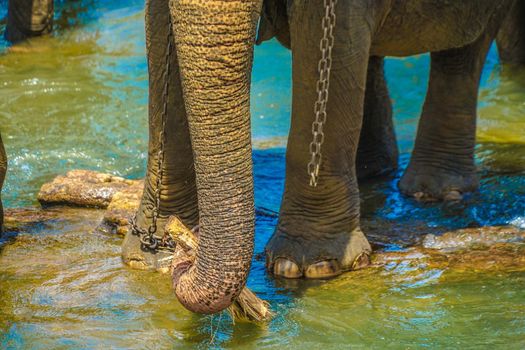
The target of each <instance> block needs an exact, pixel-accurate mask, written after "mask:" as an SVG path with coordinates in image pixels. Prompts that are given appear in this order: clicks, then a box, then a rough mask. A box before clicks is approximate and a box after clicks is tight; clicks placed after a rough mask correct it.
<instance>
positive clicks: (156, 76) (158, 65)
mask: <svg viewBox="0 0 525 350" xmlns="http://www.w3.org/2000/svg"><path fill="white" fill-rule="evenodd" d="M169 28H170V27H169V8H168V1H167V0H148V1H147V3H146V42H147V43H146V45H147V51H148V67H149V139H150V140H149V152H148V168H147V174H146V181H145V188H144V194H143V197H142V201H141V204H140V207H139V210H138V213H137V225H138V226H139V227H141V228H143V229H146V230H147V229H148V228H149V227H150V226H151V225H152V217H153V209H154V207H155V202H156V195H155V191H156V189H157V178H158V175H159V171H158V169H159V147H160V141H161V137H160V134H161V130H162V129H163V123H162V119H163V118H166V124H165V128H164V130H163V131H164V140H165V147H164V162H163V163H164V164H163V166H162V173H163V174H162V181H161V184H160V208H159V220H158V222H157V233H156V235H158V236H162V234H163V228H164V224H165V221H166V219H167V218H168V217H169V216H170V215H177V216H179V217H180V218H181V220H182V221H183V222H184V223H185V224H186V225H187V226H189V227H193V226H195V225H197V223H198V209H197V190H196V185H195V170H194V166H193V154H192V149H191V142H190V135H189V128H188V122H187V118H186V110H185V107H184V101H183V97H182V88H181V81H180V74H179V73H180V72H179V66H178V60H177V54H176V50H175V44H174V42H173V37H172V36H170V40H171V55H170V60H169V66H170V74H169V77H168V82H169V89H168V94H167V96H168V97H167V115H164V108H165V102H166V94H165V91H164V89H165V82H166V71H167V65H166V55H167V48H168V45H167V40H168V33H169ZM122 257H123V260H124V262H125V263H126V264H128V265H130V266H131V267H133V268H138V269H157V270H165V269H166V266H167V265H166V264H168V263H169V259H165V258H168V257H169V254H167V253H162V252H154V251H149V250H147V249H144V248H142V247H141V244H140V239H139V237H138V236H137V235H135V234H132V233H131V232H130V233H128V234H127V235H126V237H125V239H124V243H123V246H122Z"/></svg>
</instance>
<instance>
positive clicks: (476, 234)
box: [422, 226, 525, 251]
mask: <svg viewBox="0 0 525 350" xmlns="http://www.w3.org/2000/svg"><path fill="white" fill-rule="evenodd" d="M523 241H525V231H522V230H520V229H519V228H517V227H513V226H489V227H477V228H466V229H460V230H456V231H451V232H446V233H444V234H442V235H440V236H436V235H433V234H429V235H426V236H425V238H424V239H423V243H422V245H423V247H424V248H427V249H439V250H443V251H455V250H461V249H465V248H469V247H476V246H492V245H495V244H497V243H513V242H523Z"/></svg>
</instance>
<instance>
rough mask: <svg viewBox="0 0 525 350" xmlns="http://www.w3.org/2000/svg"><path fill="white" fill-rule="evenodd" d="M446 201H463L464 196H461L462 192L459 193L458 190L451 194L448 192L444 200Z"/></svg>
mask: <svg viewBox="0 0 525 350" xmlns="http://www.w3.org/2000/svg"><path fill="white" fill-rule="evenodd" d="M444 199H445V200H446V201H451V202H452V201H460V200H462V199H463V196H462V195H461V192H459V191H456V190H452V191H450V192H448V193H447V194H446V195H445V198H444Z"/></svg>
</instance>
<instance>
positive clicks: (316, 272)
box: [305, 260, 342, 278]
mask: <svg viewBox="0 0 525 350" xmlns="http://www.w3.org/2000/svg"><path fill="white" fill-rule="evenodd" d="M341 272H342V271H341V267H340V266H339V263H338V262H337V260H325V261H320V262H318V263H315V264H312V265H310V266H308V268H307V269H306V273H305V277H306V278H330V277H334V276H337V275H339V274H341Z"/></svg>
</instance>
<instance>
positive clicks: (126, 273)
mask: <svg viewBox="0 0 525 350" xmlns="http://www.w3.org/2000/svg"><path fill="white" fill-rule="evenodd" d="M6 3H7V1H6V0H0V16H3V15H5V9H6ZM142 6H143V2H142V1H135V0H126V1H118V2H115V1H109V0H98V1H96V0H91V1H89V0H85V1H84V0H82V1H73V0H69V1H63V2H62V1H59V2H58V5H57V7H58V11H57V12H58V13H59V14H58V20H59V24H60V26H59V29H58V30H57V33H56V35H55V37H53V38H42V39H36V40H32V41H31V42H30V43H28V44H25V45H23V46H20V47H17V48H16V50H11V51H10V52H6V49H5V43H2V42H0V47H2V49H1V50H3V51H4V53H3V54H1V55H0V84H1V86H2V88H1V90H0V91H1V92H0V130H1V132H2V136H3V138H4V142H5V143H6V149H7V152H8V154H9V158H10V163H9V166H10V171H9V174H8V177H7V184H6V187H5V189H4V192H3V198H4V199H5V200H6V204H7V206H9V207H20V206H28V205H33V204H36V203H35V195H36V192H37V191H38V188H39V186H40V185H41V184H42V183H43V182H45V181H47V180H49V179H51V178H52V177H53V176H55V175H56V174H59V173H63V172H65V171H66V170H69V169H75V168H89V169H96V170H100V171H105V172H111V173H114V174H119V175H123V176H128V177H134V178H138V177H141V176H143V174H144V168H145V162H146V147H147V125H146V111H147V105H146V103H147V75H146V62H145V58H144V37H143V20H142V17H143V14H142ZM2 25H3V24H0V27H1V26H2ZM2 29H3V28H0V30H2ZM289 58H290V54H289V53H288V52H287V51H286V50H284V49H282V48H280V47H279V46H278V45H277V44H276V43H275V42H271V43H266V44H264V45H263V46H261V47H259V48H257V50H256V62H255V63H256V64H255V67H254V75H253V81H254V84H253V85H254V86H253V99H252V101H253V108H252V112H253V134H254V140H255V144H256V146H257V147H258V148H259V149H258V150H257V151H256V152H255V155H254V159H255V176H256V177H255V179H256V200H257V203H256V204H257V208H258V218H257V233H256V236H257V238H256V252H257V253H261V252H262V251H263V248H264V245H265V243H266V241H267V240H268V238H269V237H270V235H271V232H272V229H273V227H274V225H275V223H276V215H275V212H277V211H278V206H279V201H280V195H281V191H282V186H283V169H284V164H283V161H284V158H283V157H284V154H283V149H282V145H283V142H284V138H285V135H286V134H287V130H288V127H289V118H288V115H289V111H290V107H289V102H290V64H289ZM427 70H428V57H427V56H421V57H415V58H410V59H402V60H389V61H388V63H387V71H388V79H389V85H390V87H391V89H392V91H391V94H392V97H393V100H394V103H395V113H396V129H397V132H398V139H399V143H400V148H401V151H402V156H401V163H402V165H403V166H406V163H407V161H408V157H409V153H408V152H409V151H410V149H411V148H412V145H413V140H414V135H415V128H416V124H417V117H418V113H419V111H420V108H421V103H422V100H423V98H424V92H425V86H426V83H427ZM524 115H525V70H510V69H508V68H505V69H503V70H502V68H501V67H500V66H499V64H498V62H497V56H496V53H495V52H494V50H493V51H492V52H491V54H490V56H489V60H488V62H487V65H486V67H485V71H484V76H483V86H482V90H481V93H480V120H479V125H478V140H479V144H478V147H477V156H478V165H479V172H480V176H481V177H482V180H481V185H482V186H481V189H480V191H479V192H478V193H476V194H473V195H471V196H469V197H468V198H467V199H466V201H464V202H463V203H461V204H446V205H442V204H432V205H422V204H418V203H415V202H413V201H411V200H409V199H406V198H404V197H403V196H401V195H400V194H399V193H398V191H397V190H396V184H397V181H398V179H399V174H397V175H396V176H394V177H393V178H391V179H383V180H378V181H374V182H371V183H367V184H366V185H364V186H363V189H362V198H363V217H364V220H363V221H364V226H365V227H366V228H367V234H368V235H369V237H370V239H371V241H373V243H375V244H376V245H377V246H379V247H380V246H383V247H387V248H388V249H394V248H396V247H398V246H403V245H406V244H409V243H411V242H413V241H415V240H417V239H418V237H420V236H421V235H422V234H424V233H427V232H439V231H442V230H445V229H450V228H459V227H465V226H477V225H494V224H508V223H515V224H517V225H523V226H525V131H524V130H525V117H524ZM269 145H270V146H274V147H271V148H267V147H268V146H269ZM263 148H264V149H263ZM100 215H101V214H100V213H99V212H96V211H92V212H88V213H87V214H86V212H78V213H76V214H75V215H73V218H74V220H73V221H71V220H68V221H64V220H54V221H51V222H50V223H48V224H45V225H39V226H36V227H34V228H32V229H28V230H25V231H23V232H21V233H19V234H18V235H17V236H16V237H15V238H14V240H12V241H9V242H7V243H6V242H3V243H0V348H35V349H40V348H45V349H55V348H64V349H71V348H72V349H80V348H90V349H91V348H103V349H106V348H192V347H200V348H206V347H224V348H234V347H237V348H243V349H244V348H247V349H250V348H282V349H286V348H290V349H295V348H299V347H300V348H305V349H310V348H311V349H317V348H320V347H324V348H327V349H328V348H348V347H352V348H421V347H429V348H479V347H482V348H502V349H522V348H525V273H524V272H523V270H521V271H520V270H518V271H516V270H513V271H508V272H501V271H499V272H497V273H496V272H494V273H491V272H490V271H489V272H487V271H484V272H475V271H469V272H464V271H463V272H459V271H454V270H446V269H445V270H443V269H430V268H424V267H421V268H419V269H413V268H408V267H406V266H403V265H402V264H401V265H399V266H397V267H395V268H392V269H379V270H378V269H376V270H366V271H361V272H357V273H351V274H347V275H344V276H342V277H340V278H337V279H335V280H331V281H324V282H299V283H297V282H296V283H291V284H283V282H282V281H275V280H274V279H272V278H270V277H268V276H266V274H265V272H264V266H263V259H262V258H260V257H258V258H256V259H255V261H254V264H253V269H252V273H251V275H250V280H249V285H250V287H251V288H252V289H253V290H255V291H256V292H257V293H258V294H260V295H261V296H262V297H263V298H265V299H267V300H269V301H270V302H271V303H272V308H273V309H274V310H275V312H276V317H275V319H274V320H273V321H272V322H271V323H270V324H269V325H267V326H255V325H247V324H237V325H235V326H232V324H231V322H230V321H229V319H228V318H227V316H225V315H223V316H220V315H219V316H213V317H210V316H208V317H201V316H197V315H192V314H190V313H188V312H187V311H185V310H184V309H183V308H182V307H181V306H180V305H179V304H178V303H177V302H176V300H175V299H174V297H173V296H172V293H171V291H170V288H169V281H168V280H167V279H166V277H163V276H160V275H158V274H153V273H144V272H137V271H131V270H129V269H127V268H125V267H123V266H122V264H121V262H120V258H119V245H120V241H121V239H120V238H119V237H114V236H108V235H103V234H99V233H90V232H91V231H92V228H93V227H94V226H95V225H96V223H97V221H98V220H99V218H100Z"/></svg>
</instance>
